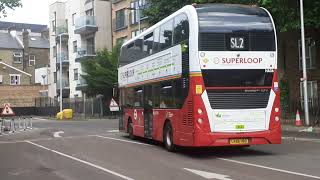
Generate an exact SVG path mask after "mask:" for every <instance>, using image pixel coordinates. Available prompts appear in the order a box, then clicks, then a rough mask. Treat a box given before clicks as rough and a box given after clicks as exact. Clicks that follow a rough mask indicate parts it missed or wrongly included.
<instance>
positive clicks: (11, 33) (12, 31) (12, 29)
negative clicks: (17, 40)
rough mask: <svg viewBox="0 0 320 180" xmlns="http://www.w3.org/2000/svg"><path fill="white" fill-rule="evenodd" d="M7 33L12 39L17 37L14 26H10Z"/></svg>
mask: <svg viewBox="0 0 320 180" xmlns="http://www.w3.org/2000/svg"><path fill="white" fill-rule="evenodd" d="M8 33H9V34H10V35H11V36H12V37H17V31H16V28H15V27H14V26H10V27H9V28H8Z"/></svg>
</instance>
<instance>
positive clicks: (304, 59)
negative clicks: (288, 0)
mask: <svg viewBox="0 0 320 180" xmlns="http://www.w3.org/2000/svg"><path fill="white" fill-rule="evenodd" d="M300 18H301V45H302V46H301V48H302V69H303V78H302V81H303V100H304V114H305V121H306V125H307V126H309V125H310V121H309V106H308V89H307V83H308V79H307V67H306V44H305V43H306V41H305V34H304V15H303V0H300Z"/></svg>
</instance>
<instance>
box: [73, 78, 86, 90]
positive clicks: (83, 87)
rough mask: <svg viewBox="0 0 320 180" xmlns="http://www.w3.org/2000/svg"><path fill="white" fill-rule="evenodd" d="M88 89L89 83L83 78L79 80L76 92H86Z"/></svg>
mask: <svg viewBox="0 0 320 180" xmlns="http://www.w3.org/2000/svg"><path fill="white" fill-rule="evenodd" d="M87 87H88V84H87V82H86V81H85V80H84V79H83V78H82V77H79V80H78V81H77V87H76V90H77V91H85V90H87Z"/></svg>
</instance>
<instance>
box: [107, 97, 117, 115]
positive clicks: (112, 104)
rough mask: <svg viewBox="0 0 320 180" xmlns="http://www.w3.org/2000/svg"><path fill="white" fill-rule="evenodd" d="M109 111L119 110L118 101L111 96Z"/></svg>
mask: <svg viewBox="0 0 320 180" xmlns="http://www.w3.org/2000/svg"><path fill="white" fill-rule="evenodd" d="M109 108H110V111H112V112H114V111H119V105H118V103H117V102H116V101H115V100H114V99H113V98H112V99H111V101H110V105H109Z"/></svg>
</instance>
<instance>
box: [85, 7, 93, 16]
mask: <svg viewBox="0 0 320 180" xmlns="http://www.w3.org/2000/svg"><path fill="white" fill-rule="evenodd" d="M86 15H87V16H94V11H93V9H89V10H87V11H86Z"/></svg>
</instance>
